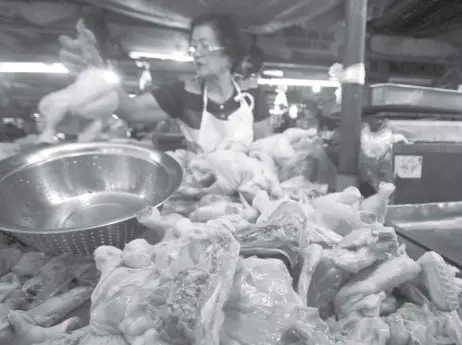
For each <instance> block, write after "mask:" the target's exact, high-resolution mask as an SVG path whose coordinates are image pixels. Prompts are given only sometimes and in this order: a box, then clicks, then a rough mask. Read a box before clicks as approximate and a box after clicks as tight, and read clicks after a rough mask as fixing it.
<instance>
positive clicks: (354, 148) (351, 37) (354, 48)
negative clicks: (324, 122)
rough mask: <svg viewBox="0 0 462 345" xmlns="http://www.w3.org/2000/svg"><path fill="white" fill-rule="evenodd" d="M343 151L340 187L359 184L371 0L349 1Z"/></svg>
mask: <svg viewBox="0 0 462 345" xmlns="http://www.w3.org/2000/svg"><path fill="white" fill-rule="evenodd" d="M345 15H346V18H345V20H346V42H345V50H344V57H343V68H344V71H345V75H344V77H345V78H344V80H343V84H342V111H341V117H340V151H339V165H338V176H337V185H336V187H337V188H336V189H337V190H338V191H340V190H343V189H345V188H346V187H349V186H357V185H358V163H359V150H360V139H361V138H360V136H361V115H362V114H361V112H362V103H363V100H362V94H363V84H364V50H365V41H366V21H367V0H346V1H345Z"/></svg>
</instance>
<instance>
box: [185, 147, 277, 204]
mask: <svg viewBox="0 0 462 345" xmlns="http://www.w3.org/2000/svg"><path fill="white" fill-rule="evenodd" d="M190 168H191V169H192V170H197V171H200V172H201V174H202V175H205V176H210V175H213V177H214V182H213V183H212V184H210V185H209V186H208V187H206V188H204V190H203V192H204V194H225V195H232V194H234V193H236V192H241V193H242V194H243V195H244V196H245V197H246V199H247V200H249V201H250V202H251V201H252V199H253V197H254V196H255V194H256V193H257V192H258V191H260V190H264V191H266V192H267V193H268V194H269V195H271V196H274V197H281V196H282V189H281V187H280V185H279V181H278V179H277V176H275V175H273V174H272V173H271V172H269V171H267V170H266V168H265V165H263V164H262V163H261V162H260V161H259V160H257V159H254V158H251V157H249V156H247V155H246V154H245V153H242V152H238V151H217V152H212V153H209V154H206V155H202V156H200V157H198V158H196V159H194V160H193V161H192V162H191V164H190Z"/></svg>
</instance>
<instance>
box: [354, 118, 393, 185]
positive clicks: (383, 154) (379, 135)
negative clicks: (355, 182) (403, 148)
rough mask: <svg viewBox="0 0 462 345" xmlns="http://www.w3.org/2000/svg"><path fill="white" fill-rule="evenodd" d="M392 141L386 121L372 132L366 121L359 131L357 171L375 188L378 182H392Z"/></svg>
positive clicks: (391, 134) (390, 131)
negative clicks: (359, 144) (359, 142)
mask: <svg viewBox="0 0 462 345" xmlns="http://www.w3.org/2000/svg"><path fill="white" fill-rule="evenodd" d="M393 142H394V137H393V133H392V130H391V128H390V127H389V126H388V124H387V123H386V122H384V123H383V125H382V127H381V128H380V129H379V130H378V131H376V132H372V131H371V127H370V125H369V124H368V123H366V124H364V126H363V129H362V131H361V151H360V154H359V172H360V175H361V178H362V180H363V181H364V182H367V183H369V184H370V185H371V186H372V187H373V188H374V189H375V190H377V189H378V186H379V184H380V182H393V162H392V156H393V152H392V149H393Z"/></svg>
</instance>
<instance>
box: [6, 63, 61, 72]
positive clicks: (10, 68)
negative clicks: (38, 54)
mask: <svg viewBox="0 0 462 345" xmlns="http://www.w3.org/2000/svg"><path fill="white" fill-rule="evenodd" d="M0 73H54V74H66V73H69V71H68V70H67V68H66V67H64V66H63V65H62V64H60V63H52V64H46V63H42V62H0Z"/></svg>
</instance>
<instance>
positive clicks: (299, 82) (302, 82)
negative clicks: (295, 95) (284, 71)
mask: <svg viewBox="0 0 462 345" xmlns="http://www.w3.org/2000/svg"><path fill="white" fill-rule="evenodd" d="M258 83H259V84H260V85H270V86H278V85H287V86H308V87H339V86H340V83H339V82H338V81H335V80H309V79H292V78H260V79H258Z"/></svg>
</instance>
